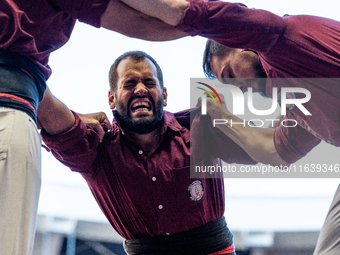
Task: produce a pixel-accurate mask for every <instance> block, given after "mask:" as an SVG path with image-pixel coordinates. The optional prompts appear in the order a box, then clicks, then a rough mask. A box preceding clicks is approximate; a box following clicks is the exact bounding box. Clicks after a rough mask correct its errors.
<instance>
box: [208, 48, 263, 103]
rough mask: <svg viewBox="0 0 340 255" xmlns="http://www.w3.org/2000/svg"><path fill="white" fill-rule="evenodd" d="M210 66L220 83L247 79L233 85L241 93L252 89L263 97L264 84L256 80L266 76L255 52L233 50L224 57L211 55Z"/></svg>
mask: <svg viewBox="0 0 340 255" xmlns="http://www.w3.org/2000/svg"><path fill="white" fill-rule="evenodd" d="M210 66H211V70H212V72H213V73H214V75H215V77H216V78H217V79H218V80H219V81H220V82H221V83H224V84H230V82H229V81H230V79H233V78H248V79H243V81H244V82H238V83H237V84H233V85H235V86H237V87H238V88H240V89H241V90H242V92H243V93H244V92H246V91H247V88H248V87H252V88H253V92H259V93H260V94H262V95H263V96H265V93H266V87H265V83H263V82H258V81H259V80H260V79H256V78H266V74H265V72H264V71H263V69H262V66H261V64H260V62H259V58H258V55H257V54H256V53H255V52H253V51H248V50H242V49H235V50H233V51H232V52H231V53H230V54H227V55H225V56H215V55H213V56H211V60H210ZM246 81H247V82H246Z"/></svg>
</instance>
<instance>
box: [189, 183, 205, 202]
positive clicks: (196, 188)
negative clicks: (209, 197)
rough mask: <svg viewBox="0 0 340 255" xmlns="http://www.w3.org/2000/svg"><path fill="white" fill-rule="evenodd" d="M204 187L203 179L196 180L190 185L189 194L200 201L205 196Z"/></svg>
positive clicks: (191, 197)
mask: <svg viewBox="0 0 340 255" xmlns="http://www.w3.org/2000/svg"><path fill="white" fill-rule="evenodd" d="M203 193H204V187H203V184H202V182H201V181H199V180H196V181H193V182H192V183H190V185H189V187H188V195H189V197H190V199H191V200H193V201H198V200H200V199H201V198H202V197H203Z"/></svg>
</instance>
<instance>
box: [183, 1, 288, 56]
mask: <svg viewBox="0 0 340 255" xmlns="http://www.w3.org/2000/svg"><path fill="white" fill-rule="evenodd" d="M177 28H178V29H179V30H181V31H183V32H186V33H188V34H189V35H191V36H195V35H200V36H203V37H206V38H209V39H212V40H214V41H216V42H218V43H221V44H223V45H226V46H228V47H232V48H248V49H253V50H257V51H265V50H267V49H269V48H270V45H271V44H275V43H276V41H277V40H278V39H279V37H280V35H282V33H283V32H284V29H285V22H284V20H283V19H282V18H281V17H280V16H277V15H275V14H273V13H271V12H268V11H265V10H258V9H249V8H247V7H246V6H245V5H243V4H239V3H228V2H222V1H207V0H191V1H190V5H189V8H188V9H187V10H186V14H185V16H184V18H183V20H182V23H181V24H180V25H179V26H177ZM254 38H256V40H254Z"/></svg>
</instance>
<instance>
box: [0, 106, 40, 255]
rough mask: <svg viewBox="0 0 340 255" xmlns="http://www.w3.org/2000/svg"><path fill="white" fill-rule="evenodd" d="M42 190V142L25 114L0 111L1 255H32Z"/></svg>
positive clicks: (8, 110)
mask: <svg viewBox="0 0 340 255" xmlns="http://www.w3.org/2000/svg"><path fill="white" fill-rule="evenodd" d="M40 186H41V139H40V135H39V133H38V130H37V127H36V124H35V122H34V120H32V119H31V118H30V117H29V116H28V115H27V114H26V113H24V112H22V111H18V110H14V109H9V108H0V255H31V254H32V252H33V244H34V236H35V227H36V218H37V209H38V201H39V193H40Z"/></svg>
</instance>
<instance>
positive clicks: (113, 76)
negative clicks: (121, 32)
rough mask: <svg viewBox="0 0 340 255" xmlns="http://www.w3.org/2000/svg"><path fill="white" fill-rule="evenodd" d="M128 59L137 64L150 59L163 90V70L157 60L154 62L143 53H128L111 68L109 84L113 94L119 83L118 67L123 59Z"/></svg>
mask: <svg viewBox="0 0 340 255" xmlns="http://www.w3.org/2000/svg"><path fill="white" fill-rule="evenodd" d="M126 58H132V59H133V60H135V61H136V62H140V61H143V60H144V59H149V60H150V61H151V62H152V63H153V64H154V65H155V66H156V69H157V78H158V81H159V84H160V87H161V88H163V87H164V83H163V73H162V69H161V68H160V66H159V65H158V63H157V62H156V60H154V59H153V58H152V57H151V56H150V55H148V54H146V53H145V52H143V51H128V52H125V53H124V54H122V55H120V56H119V57H118V58H117V59H116V60H115V62H114V63H113V64H112V66H111V68H110V72H109V82H110V89H111V90H112V91H113V92H116V90H117V81H118V73H117V67H118V65H119V63H120V62H121V61H122V60H123V59H126Z"/></svg>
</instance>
